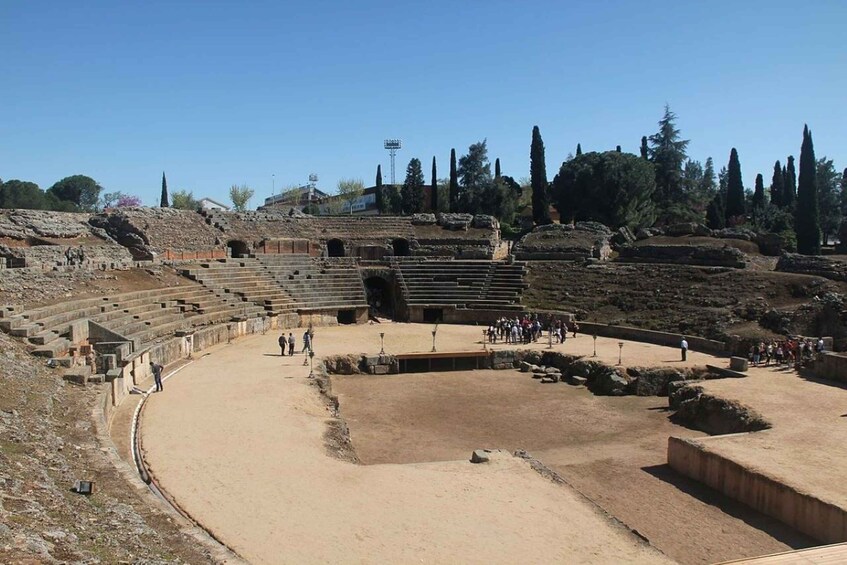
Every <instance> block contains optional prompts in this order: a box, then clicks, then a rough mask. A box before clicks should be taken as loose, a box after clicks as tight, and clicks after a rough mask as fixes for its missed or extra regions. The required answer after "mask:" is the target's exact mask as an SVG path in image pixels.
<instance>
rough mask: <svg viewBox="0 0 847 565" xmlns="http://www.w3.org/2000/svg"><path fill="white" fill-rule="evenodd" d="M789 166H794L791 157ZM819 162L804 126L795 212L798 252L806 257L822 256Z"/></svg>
mask: <svg viewBox="0 0 847 565" xmlns="http://www.w3.org/2000/svg"><path fill="white" fill-rule="evenodd" d="M788 163H789V165H792V164H793V161H792V159H791V157H789V158H788ZM816 167H817V162H816V161H815V146H814V143H813V142H812V132H811V131H809V126H803V145H802V146H801V148H800V178H799V179H798V180H799V182H798V184H797V207H796V208H795V211H794V231H795V233H796V234H797V251H799V252H800V253H803V254H804V255H820V252H821V221H820V212H819V208H818V184H817V180H816V179H815V173H816Z"/></svg>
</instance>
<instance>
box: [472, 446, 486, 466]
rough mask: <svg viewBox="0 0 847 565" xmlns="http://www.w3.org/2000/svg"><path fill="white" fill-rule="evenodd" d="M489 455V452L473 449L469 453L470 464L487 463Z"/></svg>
mask: <svg viewBox="0 0 847 565" xmlns="http://www.w3.org/2000/svg"><path fill="white" fill-rule="evenodd" d="M489 453H490V451H488V450H487V449H475V450H474V452H473V453H471V463H488V461H489V460H490V456H489Z"/></svg>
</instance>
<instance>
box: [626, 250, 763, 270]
mask: <svg viewBox="0 0 847 565" xmlns="http://www.w3.org/2000/svg"><path fill="white" fill-rule="evenodd" d="M620 258H621V260H624V261H633V262H642V263H673V264H678V265H702V266H706V267H732V268H736V269H743V268H745V267H746V265H747V262H746V256H745V255H744V253H742V252H741V251H740V250H738V249H736V248H735V247H729V246H727V247H709V246H705V245H651V244H642V245H625V246H623V247H621V249H620Z"/></svg>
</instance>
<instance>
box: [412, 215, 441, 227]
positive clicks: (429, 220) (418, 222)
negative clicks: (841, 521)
mask: <svg viewBox="0 0 847 565" xmlns="http://www.w3.org/2000/svg"><path fill="white" fill-rule="evenodd" d="M436 222H437V220H436V218H435V214H428V213H425V214H412V225H414V226H434V225H435V224H436Z"/></svg>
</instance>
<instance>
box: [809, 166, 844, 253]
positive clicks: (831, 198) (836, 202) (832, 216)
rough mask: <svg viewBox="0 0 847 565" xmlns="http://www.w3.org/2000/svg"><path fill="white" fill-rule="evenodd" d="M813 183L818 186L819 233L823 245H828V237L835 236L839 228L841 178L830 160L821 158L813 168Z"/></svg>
mask: <svg viewBox="0 0 847 565" xmlns="http://www.w3.org/2000/svg"><path fill="white" fill-rule="evenodd" d="M815 181H816V182H817V185H818V205H819V206H818V207H819V209H820V216H821V232H822V233H823V241H824V243H825V244H828V243H829V240H830V237H831V236H834V235H836V234H837V233H838V228H839V227H840V226H841V216H842V214H841V194H840V188H841V183H842V182H843V177H842V176H841V173H839V172H838V171H836V170H835V164H834V163H833V161H832V159H827V158H826V157H821V158H820V159H818V161H817V163H816V166H815Z"/></svg>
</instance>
